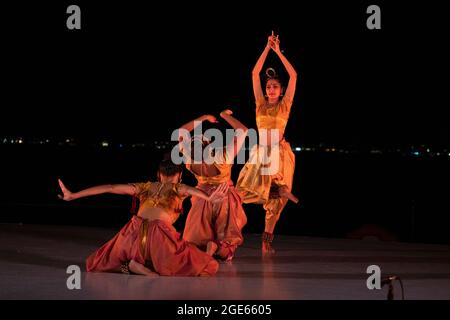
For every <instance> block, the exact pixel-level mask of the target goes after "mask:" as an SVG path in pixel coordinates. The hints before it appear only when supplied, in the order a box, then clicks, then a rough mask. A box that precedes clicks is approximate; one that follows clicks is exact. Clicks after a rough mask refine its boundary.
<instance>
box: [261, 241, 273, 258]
mask: <svg viewBox="0 0 450 320" xmlns="http://www.w3.org/2000/svg"><path fill="white" fill-rule="evenodd" d="M261 252H262V254H263V256H271V255H273V254H275V249H274V248H273V247H272V245H271V244H270V242H267V241H263V242H262V247H261Z"/></svg>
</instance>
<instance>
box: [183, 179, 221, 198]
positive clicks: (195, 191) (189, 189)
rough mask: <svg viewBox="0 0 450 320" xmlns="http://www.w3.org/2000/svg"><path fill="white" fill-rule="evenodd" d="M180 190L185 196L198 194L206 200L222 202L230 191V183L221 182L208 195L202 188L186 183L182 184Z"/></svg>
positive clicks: (197, 195)
mask: <svg viewBox="0 0 450 320" xmlns="http://www.w3.org/2000/svg"><path fill="white" fill-rule="evenodd" d="M178 190H179V192H180V193H181V194H183V195H185V196H196V197H199V198H201V199H204V200H206V201H210V202H220V201H223V198H225V196H226V194H227V192H228V184H227V183H226V182H224V183H222V184H220V185H219V186H218V187H217V189H216V190H214V192H213V193H211V195H209V196H208V195H207V194H206V193H205V192H203V191H202V190H199V189H197V188H194V187H190V186H187V185H185V184H182V185H180V187H179V188H178Z"/></svg>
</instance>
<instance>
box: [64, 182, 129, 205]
mask: <svg viewBox="0 0 450 320" xmlns="http://www.w3.org/2000/svg"><path fill="white" fill-rule="evenodd" d="M58 183H59V186H60V187H61V191H62V193H63V194H62V195H60V194H59V195H58V197H59V198H60V199H62V200H65V201H71V200H75V199H79V198H84V197H89V196H94V195H97V194H103V193H114V194H124V195H134V194H135V192H136V188H135V187H134V186H133V185H129V184H105V185H101V186H95V187H91V188H87V189H84V190H81V191H78V192H71V191H70V190H69V189H67V188H66V186H65V185H64V183H63V182H62V181H61V180H60V179H58Z"/></svg>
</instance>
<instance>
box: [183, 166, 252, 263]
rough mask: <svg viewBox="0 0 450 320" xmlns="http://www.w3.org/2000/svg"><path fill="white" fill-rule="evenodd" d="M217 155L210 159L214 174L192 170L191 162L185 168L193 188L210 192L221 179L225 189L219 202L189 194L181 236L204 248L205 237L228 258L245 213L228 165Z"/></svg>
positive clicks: (237, 240) (238, 238) (238, 242)
mask: <svg viewBox="0 0 450 320" xmlns="http://www.w3.org/2000/svg"><path fill="white" fill-rule="evenodd" d="M224 158H225V157H223V158H222V157H221V159H219V160H220V161H216V162H214V163H213V165H214V167H215V168H216V169H217V171H218V172H219V174H218V175H214V176H207V174H206V173H204V174H200V175H198V174H196V173H195V172H193V171H192V168H191V165H190V164H186V168H187V169H188V170H189V171H191V172H192V173H193V174H194V175H195V177H196V179H197V181H198V184H197V188H198V189H200V190H202V191H203V192H205V193H206V194H208V195H210V194H211V193H212V192H213V191H214V190H215V189H216V188H217V187H218V186H219V184H221V183H223V182H228V185H229V189H228V194H227V196H226V198H225V199H224V200H223V201H222V202H220V203H214V204H213V203H211V202H207V201H205V200H203V199H201V198H198V197H192V199H191V202H192V207H191V210H190V211H189V214H188V216H187V220H186V225H185V229H184V233H183V239H185V240H186V241H188V242H191V243H194V244H196V245H197V246H198V247H199V248H202V249H205V248H206V245H207V243H208V242H209V241H214V242H216V244H217V245H218V250H217V251H216V253H217V255H218V256H219V257H220V258H221V259H224V260H228V261H229V260H231V259H232V258H233V256H234V252H235V251H236V248H237V246H239V245H241V244H242V243H243V241H244V239H243V237H242V232H241V231H242V228H243V227H244V226H245V224H246V223H247V217H246V215H245V212H244V209H243V208H242V200H241V198H240V196H239V195H238V193H237V192H236V189H235V188H234V187H233V182H232V181H231V167H232V164H230V163H228V162H227V161H225V159H224Z"/></svg>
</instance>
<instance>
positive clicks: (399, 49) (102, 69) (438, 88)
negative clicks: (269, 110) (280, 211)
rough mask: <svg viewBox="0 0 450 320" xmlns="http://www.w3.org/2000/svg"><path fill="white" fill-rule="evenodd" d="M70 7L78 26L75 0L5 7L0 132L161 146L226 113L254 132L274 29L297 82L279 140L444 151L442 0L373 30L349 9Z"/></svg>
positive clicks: (386, 12)
mask: <svg viewBox="0 0 450 320" xmlns="http://www.w3.org/2000/svg"><path fill="white" fill-rule="evenodd" d="M74 3H78V4H80V7H81V10H82V30H80V31H69V30H67V29H66V26H65V19H66V17H67V14H66V13H65V8H66V7H67V6H68V5H69V4H72V3H60V2H56V1H55V3H54V4H51V3H46V4H40V3H39V4H36V3H30V4H29V5H25V4H24V3H21V5H15V4H10V5H7V6H6V7H5V11H4V12H7V14H5V16H4V19H2V22H1V31H0V32H1V34H2V39H3V40H2V42H3V45H2V47H3V48H4V52H3V58H2V60H3V66H2V75H1V77H2V78H3V79H2V86H1V87H2V90H1V91H2V111H1V120H0V126H1V128H0V134H3V135H8V134H14V135H16V134H17V135H23V136H74V137H78V138H82V139H98V138H106V137H111V138H116V139H122V140H124V141H127V140H152V139H155V138H156V139H169V138H170V133H171V131H172V130H173V129H175V128H176V127H177V126H178V125H181V124H182V123H184V122H186V121H188V120H190V119H192V118H195V117H197V116H199V115H201V114H203V113H216V114H217V113H218V112H220V111H221V110H222V109H224V108H231V109H233V110H234V111H235V115H236V116H237V117H238V118H240V119H241V120H242V121H243V122H245V123H246V124H248V126H250V127H253V126H254V125H255V123H254V113H253V110H254V103H253V96H252V88H251V70H252V68H253V66H254V63H255V62H256V59H257V58H258V56H259V55H260V53H261V51H262V49H263V48H264V46H265V43H266V39H267V36H268V35H269V34H270V31H271V30H272V29H274V30H275V31H277V32H278V33H279V34H280V39H281V47H282V49H284V50H285V55H286V56H287V58H288V59H289V60H290V61H291V62H292V64H293V65H294V66H295V67H296V69H297V71H298V74H299V80H298V85H297V94H296V97H295V102H294V108H293V110H292V115H291V119H290V122H289V124H288V130H287V135H288V140H290V141H293V142H298V143H316V142H330V143H342V144H376V145H388V144H418V143H428V144H436V145H447V146H448V137H449V136H450V129H449V128H450V121H449V120H448V119H449V118H448V117H446V108H447V107H448V105H449V103H448V98H447V93H446V91H447V90H448V80H446V76H447V75H448V74H449V73H448V71H449V68H448V66H449V63H448V56H449V52H448V49H447V48H446V47H447V44H446V42H448V33H447V31H446V26H445V19H444V18H445V15H444V13H445V11H444V10H443V8H441V7H440V5H438V2H436V3H435V4H430V2H423V3H422V4H411V3H410V2H396V4H395V5H394V4H392V3H391V4H388V3H386V4H384V3H380V7H381V10H382V29H381V30H368V29H367V28H366V18H367V16H368V15H367V14H366V8H367V6H368V5H369V4H372V3H365V2H359V3H358V2H356V1H354V2H353V1H352V2H350V1H345V3H344V1H340V2H339V3H334V2H331V1H330V2H329V3H327V2H321V3H317V2H314V3H315V4H314V5H313V4H312V3H313V2H310V3H309V4H302V3H295V5H296V7H292V4H290V3H291V2H284V1H281V2H276V4H275V2H272V3H263V2H252V3H243V2H238V3H236V2H214V3H213V2H211V4H209V5H207V4H200V3H192V2H189V3H188V2H183V3H181V4H176V3H172V2H171V3H168V2H167V3H162V4H161V6H160V7H159V9H158V8H156V7H154V6H153V5H152V4H145V5H144V4H141V3H140V2H137V1H136V2H130V1H127V2H117V3H114V2H96V4H95V5H94V4H93V3H92V1H91V2H90V3H87V2H85V1H82V2H81V1H78V2H76V1H75V2H74ZM266 66H275V67H276V69H278V70H282V68H281V65H280V64H279V62H278V61H277V59H274V55H272V56H270V57H269V60H268V63H267V65H266ZM443 76H444V77H443Z"/></svg>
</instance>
